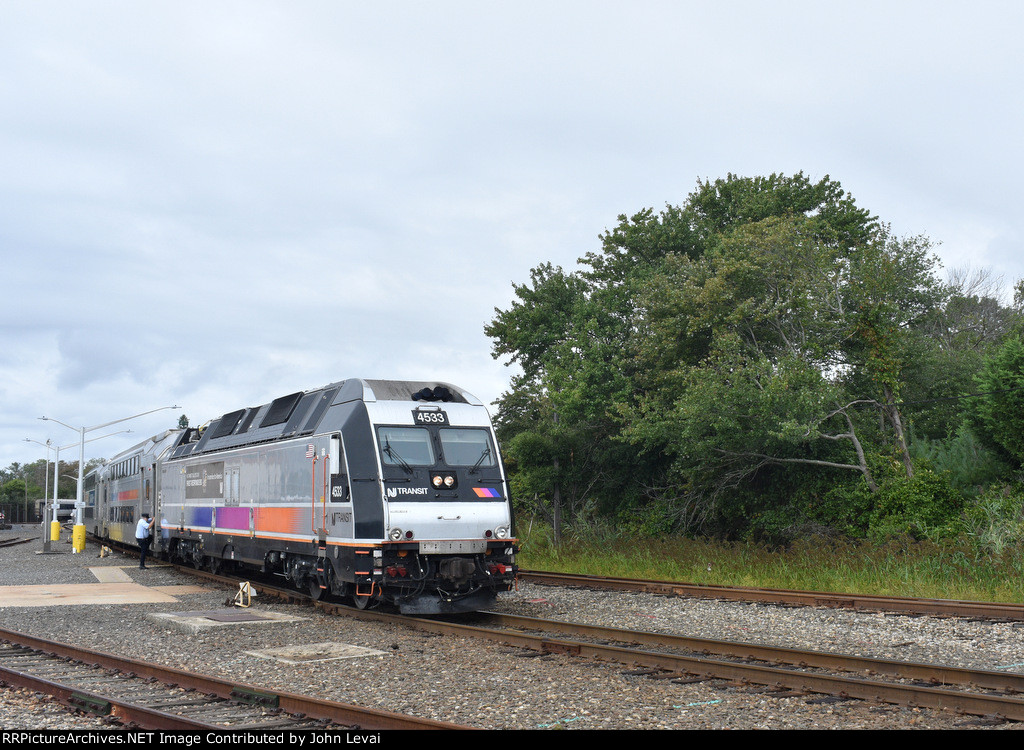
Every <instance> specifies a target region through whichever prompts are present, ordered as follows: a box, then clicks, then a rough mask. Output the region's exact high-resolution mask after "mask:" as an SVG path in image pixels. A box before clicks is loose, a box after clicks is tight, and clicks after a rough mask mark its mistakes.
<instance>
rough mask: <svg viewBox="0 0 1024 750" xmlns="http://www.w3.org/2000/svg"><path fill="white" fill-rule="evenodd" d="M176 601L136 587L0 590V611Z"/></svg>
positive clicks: (98, 585) (65, 586) (107, 585)
mask: <svg viewBox="0 0 1024 750" xmlns="http://www.w3.org/2000/svg"><path fill="white" fill-rule="evenodd" d="M174 601H177V600H176V599H175V598H174V597H173V596H169V595H168V594H164V593H161V592H160V591H157V590H156V589H151V588H147V587H146V586H140V585H139V584H137V583H69V584H61V585H58V586H0V608H3V607H52V606H55V605H65V604H146V603H167V602H174Z"/></svg>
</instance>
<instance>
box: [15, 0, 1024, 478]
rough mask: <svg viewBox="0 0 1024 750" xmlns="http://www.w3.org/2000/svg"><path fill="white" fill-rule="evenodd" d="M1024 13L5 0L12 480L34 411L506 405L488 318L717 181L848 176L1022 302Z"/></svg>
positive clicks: (903, 230) (892, 3)
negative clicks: (407, 385)
mask: <svg viewBox="0 0 1024 750" xmlns="http://www.w3.org/2000/svg"><path fill="white" fill-rule="evenodd" d="M1022 21H1024V3H1020V2H1019V0H1013V1H1012V2H985V1H984V0H982V1H981V2H979V1H977V0H974V1H972V2H966V1H965V2H940V1H938V0H928V1H927V2H900V0H888V1H887V2H864V1H863V0H857V1H856V2H838V1H837V0H828V1H827V2H825V1H823V0H812V1H809V2H796V1H791V0H774V1H773V0H757V1H751V2H741V1H734V2H729V1H725V2H723V1H721V0H720V1H719V2H715V3H709V2H704V1H702V2H690V1H689V0H668V1H665V2H660V1H655V0H650V1H644V0H630V2H601V1H600V0H579V1H568V0H564V1H561V2H559V1H558V0H547V2H532V1H529V0H517V2H503V3H499V2H487V1H486V0H473V1H471V0H466V1H465V2H444V1H441V0H431V1H430V2H426V1H425V0H424V1H420V2H412V1H400V0H396V1H393V2H387V1H384V2H378V3H368V2H349V1H348V0H323V1H314V0H306V1H303V0H287V1H285V0H281V1H280V2H265V1H261V0H244V1H243V0H240V1H238V2H218V1H217V0H203V1H202V2H189V1H187V0H174V2H159V1H155V0H147V1H146V2H139V1H138V0H129V1H126V2H109V1H105V0H81V1H80V2H75V1H72V0H62V1H60V2H48V1H46V0H0V251H2V254H3V255H2V261H3V263H2V267H3V275H2V283H0V290H2V293H0V306H2V307H0V309H2V319H0V466H5V467H6V466H7V465H8V464H9V463H10V462H12V461H19V462H29V461H34V460H36V459H39V458H42V457H43V454H44V453H45V451H44V450H43V448H41V447H40V446H38V445H35V444H32V443H26V442H25V438H31V439H33V440H38V441H40V442H45V441H46V440H47V439H48V438H50V439H52V440H53V441H54V442H55V443H56V444H61V445H64V444H69V443H72V442H74V441H75V440H76V439H77V434H76V433H74V432H72V431H71V430H68V429H65V428H62V427H60V426H58V425H55V424H54V423H47V422H41V421H39V419H38V417H40V416H43V415H46V416H49V417H55V418H57V419H60V420H62V421H64V422H66V423H68V424H71V425H73V426H75V427H79V426H85V427H92V426H94V425H98V424H102V423H105V422H109V421H112V420H116V419H121V418H122V417H128V416H130V415H133V414H136V413H139V412H144V411H147V410H150V409H155V408H158V407H162V406H169V405H172V404H177V405H181V406H182V407H183V408H182V409H180V410H175V411H163V412H160V413H157V414H154V415H151V416H149V417H146V418H142V419H138V420H135V421H133V422H130V423H125V424H123V425H119V426H118V427H116V428H111V429H126V428H128V427H130V428H131V429H132V430H133V434H132V435H121V436H117V437H112V438H108V439H107V440H105V441H101V442H96V443H94V444H92V445H90V446H88V448H87V452H86V455H87V457H96V456H107V457H109V456H111V455H113V454H114V453H116V452H117V451H118V450H121V449H123V448H126V447H127V446H129V445H131V444H134V443H135V442H138V441H139V440H141V439H142V438H144V437H146V436H148V435H150V434H153V433H155V432H157V431H159V430H161V429H164V428H166V427H170V426H173V425H174V424H175V423H176V422H177V418H178V416H179V415H180V414H182V413H184V414H186V415H187V416H188V417H189V419H190V420H191V422H192V424H201V423H203V422H206V421H207V420H209V419H212V418H215V417H218V416H220V415H221V414H223V413H224V412H227V411H232V410H234V409H238V408H242V407H245V406H255V405H258V404H261V403H265V402H267V401H270V400H272V399H273V398H276V397H277V396H281V395H284V394H287V393H291V392H294V391H299V390H308V389H312V388H317V387H320V386H322V385H325V384H327V383H330V382H333V381H336V380H342V379H345V378H349V377H370V378H403V379H417V380H419V379H422V380H443V381H449V382H454V383H457V384H459V385H462V386H464V387H466V388H467V389H469V390H470V391H472V392H474V393H475V394H476V395H477V396H478V397H480V398H481V399H482V400H484V401H485V402H487V403H490V402H493V401H494V400H495V399H496V398H497V397H498V396H499V395H500V394H501V392H502V391H503V390H504V389H505V388H506V387H507V384H508V380H509V370H508V369H507V368H506V367H505V366H504V363H503V362H500V361H495V360H494V359H493V358H492V357H491V342H490V340H489V339H488V338H487V337H486V336H485V335H484V331H483V329H484V326H485V325H486V324H487V323H488V322H489V321H490V320H491V319H492V318H493V315H494V308H495V307H499V308H504V307H507V306H508V304H509V303H510V302H511V300H512V299H513V291H512V284H513V283H523V282H526V281H527V280H528V279H529V271H530V269H531V268H533V267H534V266H536V265H538V264H539V263H542V262H544V261H551V262H553V263H555V264H556V265H561V266H562V267H564V268H566V269H573V268H575V267H576V261H577V259H578V258H580V257H581V256H583V255H584V254H585V253H587V252H589V251H592V250H595V249H597V248H598V246H599V240H598V235H599V234H601V233H602V232H604V231H605V230H607V229H610V228H612V227H613V226H614V225H615V224H616V223H617V217H618V215H620V214H632V213H635V212H636V211H639V210H641V209H643V208H646V207H653V208H655V209H658V210H660V209H661V208H663V207H664V206H665V205H666V204H671V205H680V204H682V203H683V202H685V200H686V197H687V195H689V193H691V192H692V191H693V190H694V188H695V187H696V184H697V180H698V179H712V180H714V179H716V178H719V177H725V176H726V175H727V174H729V173H733V174H738V175H742V176H756V175H767V174H771V173H773V172H780V173H786V174H794V173H796V172H799V171H803V172H804V173H805V174H806V175H808V176H809V177H811V178H812V179H815V180H817V179H821V178H822V177H824V176H826V175H828V176H831V177H832V178H833V179H835V180H837V181H839V182H840V183H841V184H842V185H843V187H844V188H845V189H846V190H847V191H849V192H850V193H852V195H853V196H854V198H855V199H856V200H857V202H858V203H859V205H861V206H863V207H865V208H867V209H868V210H870V211H871V212H873V213H874V214H876V215H877V216H878V217H879V218H880V219H882V220H883V221H885V222H888V223H890V224H891V225H892V227H893V230H894V231H895V233H896V234H898V235H917V234H925V235H927V236H928V237H930V238H931V239H932V240H933V241H935V242H936V243H940V244H939V246H938V252H939V254H940V256H941V257H942V259H943V261H944V264H945V266H946V267H947V269H948V268H956V267H961V266H964V265H966V264H970V265H971V266H972V267H974V268H987V269H991V270H992V271H994V272H995V273H997V274H1000V275H1002V276H1003V278H1004V279H1005V280H1006V282H1007V285H1008V286H1009V285H1012V283H1013V281H1015V280H1016V279H1017V278H1020V277H1022V276H1024V252H1022V251H1024V245H1022V237H1024V232H1022V228H1024V207H1022V203H1024V195H1022V190H1021V188H1020V185H1021V177H1022V174H1024V155H1022V138H1021V132H1022V124H1024V123H1022V120H1024V118H1022V107H1024V105H1022V100H1024V99H1022V96H1021V95H1022V93H1024V86H1022V82H1024V81H1022V77H1024V73H1022V71H1024V60H1022V55H1021V50H1022V48H1024V43H1022V42H1021V36H1022V32H1024V23H1022ZM99 434H102V432H99V431H97V432H94V433H90V435H89V436H90V437H94V436H96V435H99ZM69 452H71V451H69ZM73 453H77V451H74V452H73Z"/></svg>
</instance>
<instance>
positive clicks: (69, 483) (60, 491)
mask: <svg viewBox="0 0 1024 750" xmlns="http://www.w3.org/2000/svg"><path fill="white" fill-rule="evenodd" d="M102 463H103V459H101V458H100V459H90V460H88V461H86V462H85V473H86V474H88V473H89V472H90V471H92V470H93V469H94V468H96V466H99V465H101V464H102ZM57 479H58V483H57V497H58V498H59V499H69V500H74V499H75V497H76V495H77V485H78V461H61V462H60V466H59V467H58V471H57ZM44 492H45V493H46V495H47V497H50V498H52V497H53V462H52V461H47V460H46V459H44V458H41V459H39V460H38V461H33V462H32V463H27V464H22V463H19V462H17V461H14V462H12V463H10V464H9V465H8V466H7V468H0V505H2V506H6V507H7V508H9V509H11V508H17V509H18V511H17V516H18V518H30V517H31V516H32V514H33V512H34V511H33V509H34V508H35V507H36V505H37V501H39V500H42V499H44V498H43V494H44Z"/></svg>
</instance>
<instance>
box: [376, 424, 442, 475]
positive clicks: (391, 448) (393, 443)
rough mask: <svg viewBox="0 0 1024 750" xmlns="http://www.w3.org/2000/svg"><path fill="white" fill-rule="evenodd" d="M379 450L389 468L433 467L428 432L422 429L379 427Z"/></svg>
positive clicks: (432, 454)
mask: <svg viewBox="0 0 1024 750" xmlns="http://www.w3.org/2000/svg"><path fill="white" fill-rule="evenodd" d="M378 434H379V435H380V448H381V452H382V453H383V454H384V463H385V464H387V465H389V466H401V467H402V468H406V467H409V466H433V465H434V460H435V459H434V448H433V446H432V445H431V443H430V432H428V431H427V430H426V429H424V428H422V427H381V428H380V432H379V433H378Z"/></svg>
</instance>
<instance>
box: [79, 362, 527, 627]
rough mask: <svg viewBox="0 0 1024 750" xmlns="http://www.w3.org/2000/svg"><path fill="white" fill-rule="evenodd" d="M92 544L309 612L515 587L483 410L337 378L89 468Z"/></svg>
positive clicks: (172, 433)
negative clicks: (287, 588)
mask: <svg viewBox="0 0 1024 750" xmlns="http://www.w3.org/2000/svg"><path fill="white" fill-rule="evenodd" d="M91 479H93V480H94V481H95V491H96V504H97V512H96V514H95V516H94V518H95V520H94V524H95V528H94V529H92V531H93V533H94V534H95V535H97V536H99V537H101V538H107V539H111V540H115V541H119V542H122V543H127V544H134V542H135V540H134V529H135V524H136V523H137V521H138V519H139V518H140V517H141V514H142V513H146V512H148V513H150V514H151V515H152V516H153V517H154V518H156V519H157V534H156V538H155V539H154V543H153V552H154V553H155V554H156V555H157V556H159V557H164V558H166V559H170V560H175V561H181V562H186V563H190V564H192V565H194V566H195V567H197V568H198V567H205V568H208V569H211V570H220V569H223V568H225V567H233V568H255V569H259V570H260V571H263V572H265V573H268V574H274V575H276V576H279V577H282V578H284V579H286V580H287V581H289V582H290V583H291V584H292V585H294V586H295V587H297V588H300V589H303V590H308V591H309V592H310V593H311V594H312V595H313V596H314V597H315V598H320V597H324V596H331V597H338V598H346V599H348V600H350V601H352V602H354V603H355V605H356V606H358V607H361V608H365V607H369V606H375V605H377V604H380V603H387V604H390V605H393V606H396V607H397V608H398V609H399V610H400V611H401V612H404V613H410V614H443V613H453V612H467V611H474V610H479V609H482V608H485V607H487V606H489V605H490V604H491V603H492V602H493V601H494V599H495V597H496V595H497V594H498V593H499V592H502V591H508V590H510V589H511V588H513V587H514V585H515V576H516V572H517V568H516V563H515V553H516V551H517V550H516V539H515V536H514V529H513V517H512V506H511V502H510V499H509V488H508V482H507V478H506V475H505V470H504V467H503V465H502V462H501V458H500V456H499V453H498V449H497V442H496V438H495V435H494V430H493V427H492V425H491V421H490V417H489V415H488V413H487V409H486V408H485V406H484V405H483V404H482V403H481V402H480V401H479V400H478V399H476V398H475V397H474V396H472V395H471V394H469V393H467V392H466V391H464V390H462V389H460V388H458V387H456V386H454V385H450V384H447V383H440V384H438V383H425V382H410V381H393V380H362V379H350V380H345V381H340V382H337V383H333V384H331V385H328V386H325V387H323V388H319V389H315V390H312V391H305V392H298V393H292V394H289V395H287V396H282V397H280V398H277V399H274V400H273V401H272V402H270V403H267V404H263V405H261V406H256V407H250V408H246V409H239V410H237V411H232V412H229V413H227V414H224V415H223V416H221V417H220V418H219V419H215V420H212V421H210V422H209V423H208V424H206V425H204V426H203V427H202V428H185V429H181V430H169V431H167V432H165V433H163V434H161V435H157V436H154V437H153V438H150V439H149V440H147V441H145V442H144V443H141V444H140V445H137V446H135V447H134V448H132V449H129V450H128V451H125V452H124V453H122V454H121V455H119V456H116V457H115V458H114V459H112V460H110V461H109V462H107V463H106V464H105V465H104V466H103V467H101V468H100V469H98V470H96V472H95V474H94V477H91Z"/></svg>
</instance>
